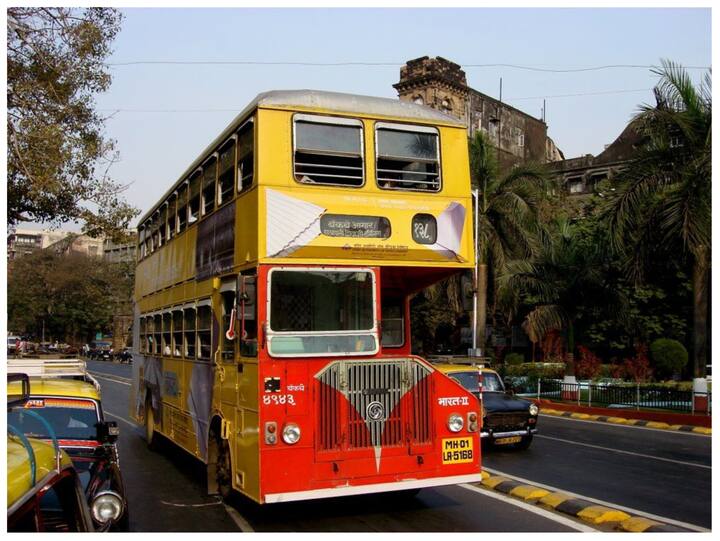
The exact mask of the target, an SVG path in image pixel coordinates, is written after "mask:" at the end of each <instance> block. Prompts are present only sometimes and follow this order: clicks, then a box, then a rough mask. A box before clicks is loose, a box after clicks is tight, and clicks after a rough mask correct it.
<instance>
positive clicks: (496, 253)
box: [470, 131, 551, 349]
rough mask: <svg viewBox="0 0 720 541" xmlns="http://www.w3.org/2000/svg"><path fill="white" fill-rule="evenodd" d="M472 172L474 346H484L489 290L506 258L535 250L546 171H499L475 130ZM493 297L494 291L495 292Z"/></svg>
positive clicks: (503, 268) (532, 166) (524, 255)
mask: <svg viewBox="0 0 720 541" xmlns="http://www.w3.org/2000/svg"><path fill="white" fill-rule="evenodd" d="M470 173H471V177H472V180H473V185H474V187H476V188H477V190H478V213H477V216H476V219H477V221H478V238H477V239H476V242H477V246H476V249H477V251H478V276H477V283H476V287H477V290H478V318H477V328H476V332H477V336H478V346H479V347H480V348H481V349H484V346H485V325H486V322H487V307H488V302H489V298H490V294H491V293H492V294H494V292H495V291H496V289H497V280H498V277H499V276H501V275H502V274H503V273H505V272H507V271H508V268H509V267H508V265H507V263H508V262H509V261H511V260H512V261H526V260H529V259H530V258H532V257H533V256H534V255H536V254H537V252H538V247H539V242H540V236H541V229H540V225H539V218H540V213H541V207H542V203H543V201H545V200H546V199H547V194H548V193H549V192H550V188H551V184H550V181H549V179H548V176H547V174H546V172H545V170H544V169H543V168H542V167H541V166H539V165H535V164H522V165H518V166H516V167H515V168H513V169H511V170H510V171H509V172H507V173H505V174H502V175H501V174H500V172H499V168H498V163H497V158H496V156H495V150H494V149H493V148H492V147H491V146H490V143H489V141H488V140H487V138H486V137H485V135H484V134H483V133H482V132H480V131H478V132H476V134H475V137H474V138H473V139H472V141H471V143H470ZM493 298H494V295H493Z"/></svg>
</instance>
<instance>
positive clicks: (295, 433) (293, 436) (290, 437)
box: [282, 423, 300, 445]
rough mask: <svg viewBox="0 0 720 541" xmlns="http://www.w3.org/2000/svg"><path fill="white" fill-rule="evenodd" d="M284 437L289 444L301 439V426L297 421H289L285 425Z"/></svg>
mask: <svg viewBox="0 0 720 541" xmlns="http://www.w3.org/2000/svg"><path fill="white" fill-rule="evenodd" d="M282 439H283V441H284V442H285V443H287V444H288V445H292V444H293V443H297V442H298V440H299V439H300V427H299V426H298V425H296V424H295V423H288V424H286V425H285V426H284V427H283V433H282Z"/></svg>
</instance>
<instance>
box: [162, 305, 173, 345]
mask: <svg viewBox="0 0 720 541" xmlns="http://www.w3.org/2000/svg"><path fill="white" fill-rule="evenodd" d="M171 322H172V315H171V314H170V312H164V313H163V315H162V354H163V355H165V356H170V355H171V354H172V348H171V346H170V340H171V334H170V325H171Z"/></svg>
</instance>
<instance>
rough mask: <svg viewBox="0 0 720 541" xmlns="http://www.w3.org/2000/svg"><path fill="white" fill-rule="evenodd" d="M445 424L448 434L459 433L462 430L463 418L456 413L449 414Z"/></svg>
mask: <svg viewBox="0 0 720 541" xmlns="http://www.w3.org/2000/svg"><path fill="white" fill-rule="evenodd" d="M447 424H448V430H450V432H460V431H461V430H462V428H463V418H462V417H461V416H460V415H458V414H457V413H451V414H450V417H448V422H447Z"/></svg>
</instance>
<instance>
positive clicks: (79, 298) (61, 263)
mask: <svg viewBox="0 0 720 541" xmlns="http://www.w3.org/2000/svg"><path fill="white" fill-rule="evenodd" d="M132 278H133V276H132V272H131V269H130V268H128V265H127V264H118V263H108V262H106V261H103V260H101V259H97V258H94V257H89V256H86V255H83V254H78V253H72V252H71V253H69V254H59V253H57V252H55V251H54V250H52V249H47V250H41V251H38V252H35V253H33V254H30V255H27V256H24V257H22V258H20V259H18V260H16V261H14V262H13V263H12V266H11V268H10V272H9V273H8V287H7V299H8V301H7V303H8V328H10V329H12V330H13V331H15V332H21V333H22V334H30V335H33V336H34V337H35V338H37V339H39V338H41V336H42V334H43V329H44V331H45V338H46V339H50V338H51V337H52V338H53V339H56V340H65V341H69V342H75V343H79V342H86V341H88V339H90V338H92V336H93V335H94V334H95V333H96V332H97V331H109V330H110V329H111V328H112V327H111V324H112V319H113V315H115V314H118V313H128V312H129V311H131V308H130V304H131V298H132V288H133V279H132Z"/></svg>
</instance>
